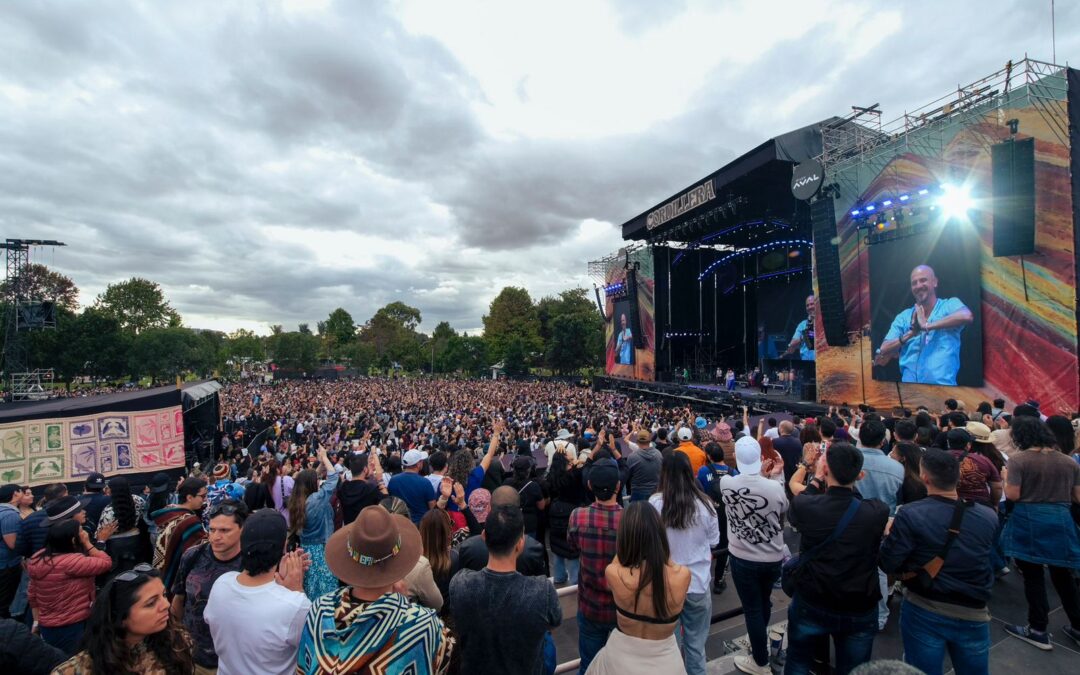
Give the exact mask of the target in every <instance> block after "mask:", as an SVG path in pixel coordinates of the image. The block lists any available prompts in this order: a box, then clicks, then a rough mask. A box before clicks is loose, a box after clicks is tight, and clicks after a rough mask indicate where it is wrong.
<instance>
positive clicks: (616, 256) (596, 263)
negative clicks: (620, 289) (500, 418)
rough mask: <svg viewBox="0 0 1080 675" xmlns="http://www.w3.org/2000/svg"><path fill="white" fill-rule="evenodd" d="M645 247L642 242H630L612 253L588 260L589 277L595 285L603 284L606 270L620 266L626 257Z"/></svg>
mask: <svg viewBox="0 0 1080 675" xmlns="http://www.w3.org/2000/svg"><path fill="white" fill-rule="evenodd" d="M643 248H645V245H644V244H638V243H632V244H627V245H626V246H624V247H622V248H620V249H619V250H618V251H615V252H614V253H609V254H607V255H606V256H604V257H603V258H600V259H599V260H590V261H589V278H590V279H591V280H592V282H593V284H594V285H596V286H603V285H604V284H605V283H607V271H608V270H609V269H611V268H612V267H615V266H621V265H624V264H626V259H627V257H632V256H633V255H634V254H635V253H637V252H638V251H640V250H641V249H643Z"/></svg>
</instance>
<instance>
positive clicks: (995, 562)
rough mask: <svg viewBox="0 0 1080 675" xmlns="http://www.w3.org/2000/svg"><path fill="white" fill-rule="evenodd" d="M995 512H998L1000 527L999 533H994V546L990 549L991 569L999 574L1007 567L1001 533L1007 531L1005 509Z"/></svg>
mask: <svg viewBox="0 0 1080 675" xmlns="http://www.w3.org/2000/svg"><path fill="white" fill-rule="evenodd" d="M995 510H996V511H997V517H998V527H997V532H994V546H993V548H991V549H990V569H992V570H993V571H994V572H997V571H998V570H999V569H1001V568H1002V567H1005V566H1006V562H1005V546H1004V545H1002V543H1001V531H1002V530H1004V529H1005V511H1004V507H1001V508H999V509H995Z"/></svg>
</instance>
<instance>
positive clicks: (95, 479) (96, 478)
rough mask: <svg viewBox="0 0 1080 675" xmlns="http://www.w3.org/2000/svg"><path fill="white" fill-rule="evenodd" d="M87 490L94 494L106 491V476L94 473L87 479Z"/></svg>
mask: <svg viewBox="0 0 1080 675" xmlns="http://www.w3.org/2000/svg"><path fill="white" fill-rule="evenodd" d="M86 489H87V490H92V491H94V492H96V491H98V490H104V489H105V475H104V474H100V473H92V474H90V475H89V476H87V477H86Z"/></svg>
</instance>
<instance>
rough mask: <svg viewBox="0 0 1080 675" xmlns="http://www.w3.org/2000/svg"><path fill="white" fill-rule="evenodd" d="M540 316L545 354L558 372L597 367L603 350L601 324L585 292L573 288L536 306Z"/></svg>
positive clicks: (548, 363)
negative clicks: (541, 317) (541, 318)
mask: <svg viewBox="0 0 1080 675" xmlns="http://www.w3.org/2000/svg"><path fill="white" fill-rule="evenodd" d="M539 304H540V305H541V308H542V313H543V323H544V324H545V325H544V326H543V328H542V333H543V334H544V355H545V360H546V362H547V365H548V367H549V368H551V369H553V370H556V371H558V372H560V373H567V372H573V371H576V370H578V369H580V368H584V367H587V366H592V365H598V364H599V363H600V359H601V357H602V352H603V347H604V337H603V330H604V323H603V318H602V317H601V316H600V312H599V311H598V310H597V308H596V305H594V304H593V302H592V301H591V300H589V296H588V291H586V290H585V289H583V288H573V289H570V290H567V291H563V292H562V293H560V294H559V295H558V296H557V297H547V298H544V299H543V300H541V302H540V303H539Z"/></svg>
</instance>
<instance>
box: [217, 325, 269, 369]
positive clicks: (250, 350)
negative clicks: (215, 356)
mask: <svg viewBox="0 0 1080 675" xmlns="http://www.w3.org/2000/svg"><path fill="white" fill-rule="evenodd" d="M225 351H226V354H227V355H228V356H229V358H235V359H248V360H252V361H261V360H262V359H263V358H264V357H265V354H266V351H265V349H264V348H263V340H262V338H260V337H259V336H258V335H256V334H255V333H254V332H253V331H250V330H245V329H243V328H239V329H237V330H235V331H233V332H232V333H229V336H228V338H227V339H226V342H225Z"/></svg>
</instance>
